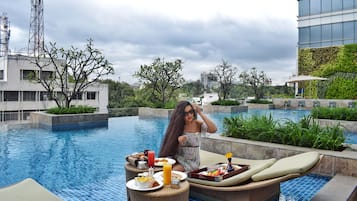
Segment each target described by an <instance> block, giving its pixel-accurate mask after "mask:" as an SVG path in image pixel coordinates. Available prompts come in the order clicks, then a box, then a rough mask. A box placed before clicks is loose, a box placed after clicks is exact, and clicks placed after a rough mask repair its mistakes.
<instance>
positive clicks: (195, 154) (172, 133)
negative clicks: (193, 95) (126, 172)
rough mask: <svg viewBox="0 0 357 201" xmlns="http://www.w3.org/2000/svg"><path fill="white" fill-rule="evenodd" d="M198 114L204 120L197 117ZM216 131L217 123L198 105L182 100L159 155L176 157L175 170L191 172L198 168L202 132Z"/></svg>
mask: <svg viewBox="0 0 357 201" xmlns="http://www.w3.org/2000/svg"><path fill="white" fill-rule="evenodd" d="M197 114H198V115H200V117H201V119H202V120H198V119H197ZM216 131H217V127H216V125H215V124H214V123H213V122H212V121H211V120H210V119H209V118H207V116H206V115H204V114H203V113H202V111H201V109H200V108H199V107H198V106H197V105H194V104H191V103H190V102H188V101H181V102H179V103H178V104H177V106H176V108H175V110H174V111H173V113H172V115H171V119H170V123H169V125H168V127H167V130H166V134H165V137H164V140H163V141H162V144H161V149H160V153H159V156H160V157H173V158H174V159H176V161H177V163H176V164H175V165H174V166H173V170H178V171H186V172H189V171H192V170H195V169H198V168H199V165H200V155H199V145H200V137H201V134H203V135H205V133H206V132H209V133H215V132H216Z"/></svg>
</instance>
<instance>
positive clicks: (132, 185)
mask: <svg viewBox="0 0 357 201" xmlns="http://www.w3.org/2000/svg"><path fill="white" fill-rule="evenodd" d="M163 185H164V184H163V183H162V181H161V180H157V179H154V178H152V177H150V178H149V177H146V176H139V177H135V178H134V179H132V180H130V181H128V182H127V183H126V187H128V188H129V189H132V190H136V191H152V190H156V189H159V188H161V187H163Z"/></svg>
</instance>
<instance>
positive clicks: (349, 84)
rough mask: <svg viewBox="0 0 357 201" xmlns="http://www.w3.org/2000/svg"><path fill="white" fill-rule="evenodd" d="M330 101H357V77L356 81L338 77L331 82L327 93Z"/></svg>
mask: <svg viewBox="0 0 357 201" xmlns="http://www.w3.org/2000/svg"><path fill="white" fill-rule="evenodd" d="M326 98H328V99H334V98H336V99H352V98H354V99H356V98H357V76H356V77H355V78H354V79H345V78H344V77H336V78H335V79H334V80H333V81H331V82H330V85H329V86H328V91H327V92H326Z"/></svg>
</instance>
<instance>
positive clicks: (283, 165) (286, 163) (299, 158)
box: [252, 151, 320, 181]
mask: <svg viewBox="0 0 357 201" xmlns="http://www.w3.org/2000/svg"><path fill="white" fill-rule="evenodd" d="M319 159H320V154H319V153H318V152H314V151H312V152H306V153H302V154H297V155H294V156H290V157H286V158H282V159H280V160H278V161H277V162H276V163H274V164H273V165H272V166H270V167H269V168H267V169H265V170H262V171H261V172H259V173H257V174H254V175H253V176H252V180H253V181H262V180H266V179H271V178H276V177H280V176H284V175H288V174H294V173H304V172H306V171H308V170H309V169H311V168H312V167H313V166H314V165H315V164H316V163H317V162H318V161H319Z"/></svg>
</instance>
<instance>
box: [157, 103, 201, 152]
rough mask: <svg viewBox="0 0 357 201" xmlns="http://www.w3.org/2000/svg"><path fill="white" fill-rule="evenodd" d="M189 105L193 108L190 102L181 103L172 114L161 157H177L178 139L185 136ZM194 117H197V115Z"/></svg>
mask: <svg viewBox="0 0 357 201" xmlns="http://www.w3.org/2000/svg"><path fill="white" fill-rule="evenodd" d="M188 105H190V106H191V107H192V108H193V106H192V105H191V103H190V102H188V101H181V102H179V103H178V104H177V106H176V108H175V110H174V111H173V113H172V114H171V118H170V123H169V125H168V127H167V129H166V133H165V137H164V140H163V141H162V144H161V149H160V153H159V157H167V156H170V157H174V156H175V155H176V153H177V149H178V145H179V143H178V137H179V136H180V135H182V134H183V131H184V127H185V107H186V106H188ZM194 116H195V117H196V113H195V114H194Z"/></svg>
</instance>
